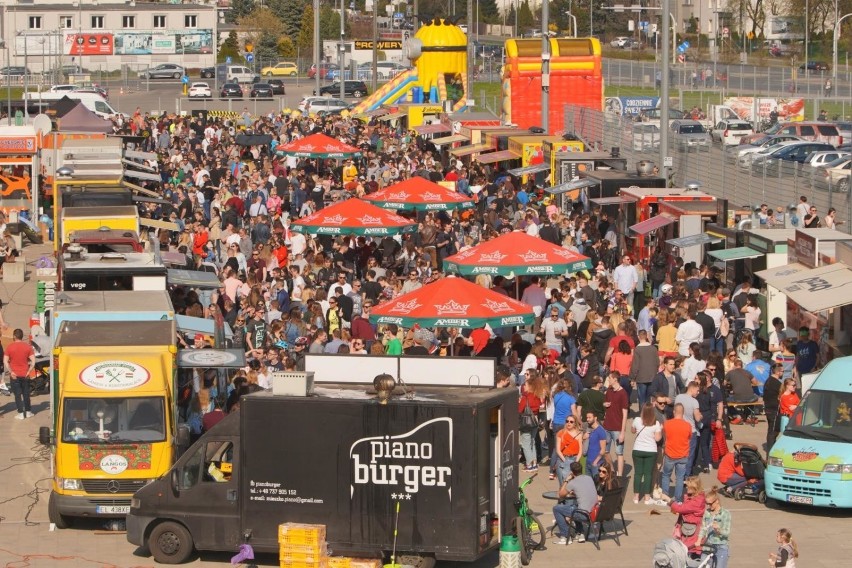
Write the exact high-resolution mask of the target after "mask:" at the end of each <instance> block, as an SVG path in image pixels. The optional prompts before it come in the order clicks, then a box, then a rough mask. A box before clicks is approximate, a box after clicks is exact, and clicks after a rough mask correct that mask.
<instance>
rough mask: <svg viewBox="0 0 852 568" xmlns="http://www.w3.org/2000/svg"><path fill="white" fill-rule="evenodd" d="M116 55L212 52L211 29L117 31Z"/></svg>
mask: <svg viewBox="0 0 852 568" xmlns="http://www.w3.org/2000/svg"><path fill="white" fill-rule="evenodd" d="M115 53H116V54H117V55H180V54H195V55H198V54H204V53H213V30H210V29H204V30H193V31H191V32H165V33H153V32H150V31H146V32H124V31H122V32H118V33H117V34H116V36H115Z"/></svg>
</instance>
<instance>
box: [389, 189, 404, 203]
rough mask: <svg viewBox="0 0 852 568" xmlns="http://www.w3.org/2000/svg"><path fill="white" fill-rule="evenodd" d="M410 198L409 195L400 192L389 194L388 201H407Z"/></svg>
mask: <svg viewBox="0 0 852 568" xmlns="http://www.w3.org/2000/svg"><path fill="white" fill-rule="evenodd" d="M408 197H409V194H408V193H405V192H404V191H400V192H399V193H389V194H388V197H387V199H388V201H405V200H406V199H408Z"/></svg>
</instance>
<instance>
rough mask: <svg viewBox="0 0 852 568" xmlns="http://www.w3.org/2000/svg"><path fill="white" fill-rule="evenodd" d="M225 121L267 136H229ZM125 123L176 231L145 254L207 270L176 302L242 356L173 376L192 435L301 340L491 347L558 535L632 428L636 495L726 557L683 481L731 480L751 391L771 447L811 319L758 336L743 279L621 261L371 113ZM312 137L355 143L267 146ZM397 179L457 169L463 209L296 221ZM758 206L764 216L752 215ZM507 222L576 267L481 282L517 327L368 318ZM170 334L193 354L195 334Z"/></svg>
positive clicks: (691, 538)
mask: <svg viewBox="0 0 852 568" xmlns="http://www.w3.org/2000/svg"><path fill="white" fill-rule="evenodd" d="M232 126H236V127H237V128H239V127H243V128H245V129H248V130H250V131H251V132H253V133H255V134H269V135H271V136H272V138H273V142H272V143H271V144H268V145H267V144H263V145H256V146H247V147H246V146H240V145H238V144H237V143H236V137H235V131H234V130H233V128H232ZM125 127H126V128H130V129H132V131H133V132H134V133H136V134H142V135H143V136H144V138H143V139H144V140H145V142H144V144H143V149H146V150H150V151H154V152H157V154H158V166H159V171H160V172H161V181H160V182H159V183H153V182H152V183H148V184H146V185H147V188H148V189H152V190H155V191H157V192H159V193H160V194H161V195H162V197H163V198H164V199H165V201H166V202H167V203H164V204H160V203H147V204H143V205H141V207H142V210H141V214H142V215H143V216H147V217H152V218H156V219H163V220H170V221H172V222H174V223H175V224H176V225H177V226H178V230H177V231H167V230H160V231H159V232H158V233H157V235H156V239H157V242H158V243H159V246H160V247H161V249H162V250H169V251H173V252H179V253H182V254H184V255H185V258H186V263H185V264H186V267H187V268H191V269H198V270H210V271H213V272H216V273H217V274H218V276H219V280H220V287H219V289H218V290H215V291H212V292H211V291H203V290H188V289H186V288H175V289H173V290H172V301H173V303H174V306H175V310H176V311H177V313H180V314H186V315H191V316H196V317H205V318H210V319H213V320H216V321H217V322H219V323H224V322H227V323H228V324H229V325H230V327H231V328H232V329H233V332H234V333H233V344H234V347H237V348H241V349H243V350H244V351H245V353H246V356H247V361H248V367H247V368H246V369H244V370H240V371H238V372H237V373H236V374H235V375H233V376H229V377H227V380H225V381H223V380H222V379H221V377H219V376H217V375H216V373H215V372H211V373H202V374H200V375H196V376H187V377H185V378H184V380H183V385H182V389H181V396H180V404H181V406H182V408H183V412H184V415H185V416H186V417H187V419H188V420H189V421H190V424H191V425H192V426H193V428H194V431H195V433H196V434H200V433H201V432H202V431H204V430H205V429H207V428H209V427H210V426H212V424H214V423H215V422H216V421H218V419H220V418H221V417H222V416H224V414H226V413H227V412H230V411H232V410H233V408H234V407H237V406H238V404H239V398H240V396H241V395H242V394H244V393H247V392H251V391H252V390H256V389H265V388H269V387H270V385H271V373H272V372H273V371H276V370H304V358H305V355H306V354H307V353H346V354H372V355H383V354H387V355H422V356H429V355H434V356H441V355H447V354H452V355H455V356H472V357H490V358H493V359H494V360H495V363H496V365H497V367H496V368H497V384H498V385H499V386H501V387H506V388H519V392H520V396H519V405H518V411H519V413H521V414H527V415H531V416H532V417H533V418H534V419H531V420H525V421H524V422H523V423H524V424H525V425H526V426H525V427H524V428H522V431H521V439H520V441H521V448H522V452H523V464H524V469H525V470H526V471H527V472H534V471H537V470H538V469H539V467H541V466H546V467H547V468H548V471H549V476H550V478H551V479H552V480H554V482H555V483H556V484H557V485H558V488H559V492H560V496H561V497H564V499H562V500H561V501H560V503H559V504H558V505H557V506H556V507H554V513H555V516H556V519H557V524H558V529H559V530H558V533H557V542H559V543H567V542H569V539H570V538H571V534H570V531H569V527H568V525H569V523H570V522H571V520H572V518H573V514H574V511H575V510H577V509H581V510H586V511H589V510H591V508H592V507H593V506H594V503H595V502H597V501H598V499H599V498H602V496H603V495H604V494H605V492H606V491H607V490H612V489H613V488H616V487H620V484H623V483H624V476H625V472H626V466H625V451H626V446H627V445H628V444H627V441H628V439H629V438H628V430H629V431H630V432H631V433H632V436H631V437H632V438H633V446H632V450H631V453H632V462H633V471H632V473H633V502H634V503H635V504H639V503H643V504H645V505H649V506H662V505H664V506H667V507H670V509H671V511H672V512H673V513H675V514H676V515H677V516H678V522H677V528H676V531H675V533H676V535H677V536H678V538H682V539H683V540H684V542H685V543H687V546H689V547H690V548H692V549H693V550H695V551H696V552H700V550H699V549H701V548H702V547H703V549H704V550H705V551H707V550H712V551H713V552H714V553H715V555H716V559H717V560H716V561H717V566H720V567H722V568H724V566H726V565H727V546H728V539H729V536H730V531H731V520H730V513H729V512H728V511H727V510H725V509H724V508H723V507H722V505H721V503H720V501H719V495H721V494H722V493H723V491H722V490H719V491H717V490H716V488H713V489H710V490H708V491H705V490H704V489H703V488H702V484H701V478H700V475H701V474H703V473H708V472H710V468H711V467H717V468H719V480H720V482H721V483H722V484H723V486H725V487H728V488H729V487H731V486H732V484H735V483H736V482H737V481H738V480H739V481H740V482H741V481H742V480H741V479H739V478H738V477H736V474H735V473H732V471H731V470H732V468H729V467H728V466H727V464H726V462H725V461H724V459H723V458H724V457H725V456H723V455H718V453H714V451H713V448H712V442H713V439H714V436H715V435H716V432H717V431H723V430H725V429H729V428H730V425H729V422H728V413H727V412H726V405H727V403H728V401H739V402H745V403H747V402H750V401H754V400H755V399H756V398H757V397H758V396H760V395H761V394H762V395H763V397H764V401H765V403H766V413H767V418H768V419H771V421H770V423H769V427H768V432H767V444H766V447H765V451H766V452H768V451H769V448H771V445H772V443H773V441H774V437H775V435H776V433H777V432H778V430H779V428H780V417H782V416H785V413H787V412H789V411H790V409H791V408H793V407H795V403H796V401H795V400H794V399H793V398H792V397H790V396H789V394H790V388H792V391H793V393H794V392H795V390H796V387H797V386H798V383H797V382H796V381H797V379H798V377H799V376H801V375H802V374H803V373H806V372H809V371H811V370H813V369H814V368H816V367H817V365H818V358H819V345H818V344H816V343H815V342H813V341H812V340H811V339H810V338H809V330H808V329H807V328H803V329H802V330H801V332H800V334H799V335H798V337H797V336H795V335H794V334H793V333H790V332H789V331H787V330H785V326H784V324H783V322H782V321H780V320H778V321H777V322H776V321H773V322H772V323H773V332H772V334H771V335H770V336H769V339H768V341H767V342H763V341H761V340H760V339H759V338H758V336H757V331H758V329H759V328H760V325H761V322H762V318H763V314H762V313H761V308H760V306H759V303H758V301H757V297H756V292H757V291H756V290H755V289H753V288H752V287H751V282H750V281H748V280H745V281H743V282H741V283H738V284H737V286H735V287H733V289H731V288H728V287H727V286H726V285H725V283H723V282H722V280H721V275H720V273H719V272H718V271H717V270H716V269H715V268H714V267H713V266H708V265H703V264H702V265H696V264H694V263H684V262H683V260H682V259H680V258H677V257H675V256H673V255H671V254H669V253H667V252H665V251H664V250H662V249H661V248H659V247H658V248H657V249H656V251H654V253H653V254H652V255H651V257H650V258H649V259H648V260H647V261H645V262H637V260H636V259H634V258H633V257H632V255H631V254H630V252H631V251H628V250H624V246H625V245H624V241H623V239H622V238H621V237H620V236H619V235H618V232H617V227H616V223H615V222H614V220H611V219H610V218H609V217H608V215H607V213H606V212H605V211H601V210H600V209H596V208H588V207H587V206H586V204H584V203H580V202H578V203H575V204H573V205H569V206H568V207H558V206H557V204H556V203H555V202H552V201H551V200H550V199H549V198H546V197H544V196H543V195H542V194H541V193H540V191H539V190H538V189H537V188H536V186H535V183H534V180H533V179H532V178H531V179H529V180H528V181H526V182H523V181H521V180H519V179H517V178H514V177H512V176H510V175H508V174H507V173H506V172H505V171H502V170H501V169H499V168H495V167H493V166H492V165H485V164H479V163H476V162H471V163H463V162H462V160H454V159H448V158H447V157H446V156H445V155H442V153H441V152H439V151H438V149H437V148H436V147H435V146H433V145H432V144H431V143H430V142H429V141H428V140H425V139H423V138H421V137H417V136H416V135H414V134H413V133H412V132H406V131H401V130H399V129H397V128H394V127H393V126H391V125H389V124H388V123H385V122H381V121H378V120H375V119H373V120H370V121H369V122H362V121H359V120H355V119H352V118H344V117H340V116H326V117H311V116H307V117H306V116H294V115H283V114H274V115H268V116H262V117H259V118H255V117H251V116H250V115H249V114H248V112H245V113H243V115H242V116H240V117H239V118H237V119H235V120H234V123H233V125H228V124H226V123H225V122H224V121H221V120H215V119H214V120H210V121H209V122H206V123H205V122H204V120H203V119H202V118H194V117H177V116H165V115H164V116H160V117H153V116H147V115H143V114H142V113H140V112H137V113H136V114H135V115H134V116H133V118H132V119H131V121H130V124H129V125H126V126H125ZM316 132H322V133H324V134H327V135H329V136H331V137H333V138H335V139H337V140H340V141H341V142H344V143H346V144H350V145H353V146H356V147H358V148H360V149H361V154H360V155H359V156H353V157H352V158H351V159H348V160H344V161H339V160H331V159H311V158H295V157H292V156H286V155H278V154H277V153H276V152H275V147H276V146H277V145H279V144H284V143H287V142H291V141H293V140H296V139H298V138H301V137H304V136H307V135H309V134H312V133H316ZM412 176H422V177H424V178H426V179H429V180H432V181H451V182H455V188H456V190H457V191H458V192H459V193H461V194H463V195H467V196H469V197H470V198H471V199H473V200H474V201H475V204H476V206H475V207H474V208H472V209H468V210H465V211H463V212H461V211H460V212H452V211H437V212H428V213H422V212H421V213H416V214H415V213H410V214H411V215H414V216H415V217H416V220H417V222H418V230H417V231H416V232H414V233H411V234H408V235H402V236H387V237H383V238H380V239H379V238H375V239H374V238H369V237H363V236H360V237H355V236H347V235H344V236H335V237H331V236H311V235H308V234H304V233H302V232H299V231H296V230H294V228H293V226H292V223H293V222H294V221H296V220H297V219H299V218H300V217H302V216H305V215H308V214H310V213H312V212H314V211H316V210H318V209H321V208H323V207H326V206H328V205H329V204H330V203H333V202H335V201H338V200H341V199H347V198H350V197H359V196H363V195H365V194H369V193H373V192H375V191H377V190H379V189H380V188H383V187H387V186H389V185H391V184H393V183H395V182H398V181H402V180H404V179H407V178H409V177H412ZM804 202H806V199H804V198H803V203H804ZM807 213H808V214H810V213H811V211H810V209H809V210H808V211H807ZM803 217H804V216H803ZM772 218H773V216H772V215H771V214H770V213H769V212H768V211H767V212H766V222H767V223H770V222H771V219H772ZM761 222H763V217H761ZM510 231H524V232H526V233H527V234H530V235H533V236H537V237H539V238H542V239H544V240H547V241H549V242H552V243H554V244H556V245H561V246H564V247H565V248H568V249H570V250H572V251H574V252H577V253H579V254H583V255H585V256H587V257H589V258H590V259H591V265H592V266H593V269H592V270H590V271H588V272H581V273H577V274H573V275H563V276H555V277H548V278H540V277H537V276H534V277H530V278H523V279H519V280H520V281H519V282H515V281H514V280H510V279H507V278H504V277H502V276H494V277H491V276H488V275H479V276H477V278H476V282H477V283H478V284H480V285H482V286H483V287H486V288H490V289H492V290H494V291H497V292H498V293H501V294H505V295H508V296H514V295H516V294H517V296H518V297H519V299H521V300H522V301H524V302H526V303H528V304H530V305H531V306H532V307H533V310H534V312H535V313H536V316H537V318H536V323H535V325H534V326H532V327H531V328H521V329H514V330H513V329H491V328H488V327H486V328H484V329H480V330H463V329H454V328H434V329H425V328H420V327H414V328H411V329H407V330H404V329H401V328H400V327H398V326H397V325H395V324H390V325H385V326H381V327H377V326H376V325H375V324H374V323H372V322H371V321H370V318H369V316H370V312H371V309H372V308H373V307H374V306H376V305H378V304H380V303H381V302H384V301H387V300H390V299H393V298H396V297H398V296H400V295H402V294H405V293H407V292H411V291H413V290H416V289H418V288H419V287H421V286H423V285H424V284H426V283H429V282H433V281H435V280H437V279H440V278H444V277H447V276H448V275H446V274H445V273H444V270H443V268H444V267H443V263H444V260H445V259H446V258H447V257H448V256H450V255H452V254H454V253H455V252H458V251H463V250H465V249H467V248H470V247H472V246H475V245H477V244H479V243H481V242H484V241H486V240H489V239H492V238H494V237H496V236H499V235H500V234H503V233H506V232H510ZM179 341H180V342H181V343H182V344H183V346H184V347H187V348H204V347H208V346H210V345H211V343H212V338H211V337H209V336H205V335H202V334H196V335H194V336H192V337H181V338H180V339H179ZM776 383H779V384H778V385H776ZM776 393H777V394H776ZM785 395H786V397H785ZM775 397H777V404H775V402H774V400H776V398H775ZM776 418H777V419H776ZM750 419H752V418H751V417H750V416H743V417H734V418H733V419H732V420H731V422H732V423H734V424H736V423H737V422H738V421H746V420H750ZM722 466H724V467H722ZM723 472H724V474H725V479H722V474H723ZM729 473H730V474H731V475H730V476H728V474H729ZM672 476H673V477H674V481H673V482H672ZM740 477H741V476H740ZM586 478H588V479H586ZM779 534H780V533H779ZM779 538H781V537H779ZM784 538H787V537H784ZM788 541H789V539H788V540H784V541H783V542H782V543H781V547H782V550H781V551H780V552H779V553H778V554H777V557H778V558H779V559H781V558H783V559H785V561H788V560H789V559H790V558H792V557H793V556H794V555H793V554H792V553H791V549H790V547H789V542H788ZM785 547H786V548H785ZM792 550H795V547H793V548H792ZM776 565H777V566H785V565H786V566H791V565H792V564H789V563H788V564H776Z"/></svg>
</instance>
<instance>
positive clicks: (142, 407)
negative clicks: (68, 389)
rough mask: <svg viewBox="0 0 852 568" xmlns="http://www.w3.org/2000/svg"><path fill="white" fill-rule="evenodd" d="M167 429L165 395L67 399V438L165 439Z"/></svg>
mask: <svg viewBox="0 0 852 568" xmlns="http://www.w3.org/2000/svg"><path fill="white" fill-rule="evenodd" d="M165 432H166V416H165V412H164V406H163V399H162V397H153V396H152V397H139V398H69V399H66V400H65V405H64V408H63V413H62V441H63V442H68V443H86V444H91V443H98V442H102V443H109V442H162V441H164V440H165V439H166V435H165Z"/></svg>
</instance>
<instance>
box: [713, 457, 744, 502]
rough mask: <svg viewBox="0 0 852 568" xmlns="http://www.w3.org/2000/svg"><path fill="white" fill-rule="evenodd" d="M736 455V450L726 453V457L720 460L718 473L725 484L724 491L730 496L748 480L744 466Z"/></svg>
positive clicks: (717, 475)
mask: <svg viewBox="0 0 852 568" xmlns="http://www.w3.org/2000/svg"><path fill="white" fill-rule="evenodd" d="M736 455H737V453H736V452H730V453H727V454H725V457H723V458H722V461H720V462H719V473H717V474H716V477H717V478H718V479H719V482H720V483H721V484H722V485H724V486H725V488H724V489H723V491H724V492H725V494H726V495H728V496H729V497H730V496H732V495H733V494H734V491H736V490H737V489H739V488H740V487H742V486H743V485H745V484H746V481H747V480H746V478H745V473H744V472H743V466H742V465H741V464H740V463H739V461H738V460H737V459H736Z"/></svg>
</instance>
